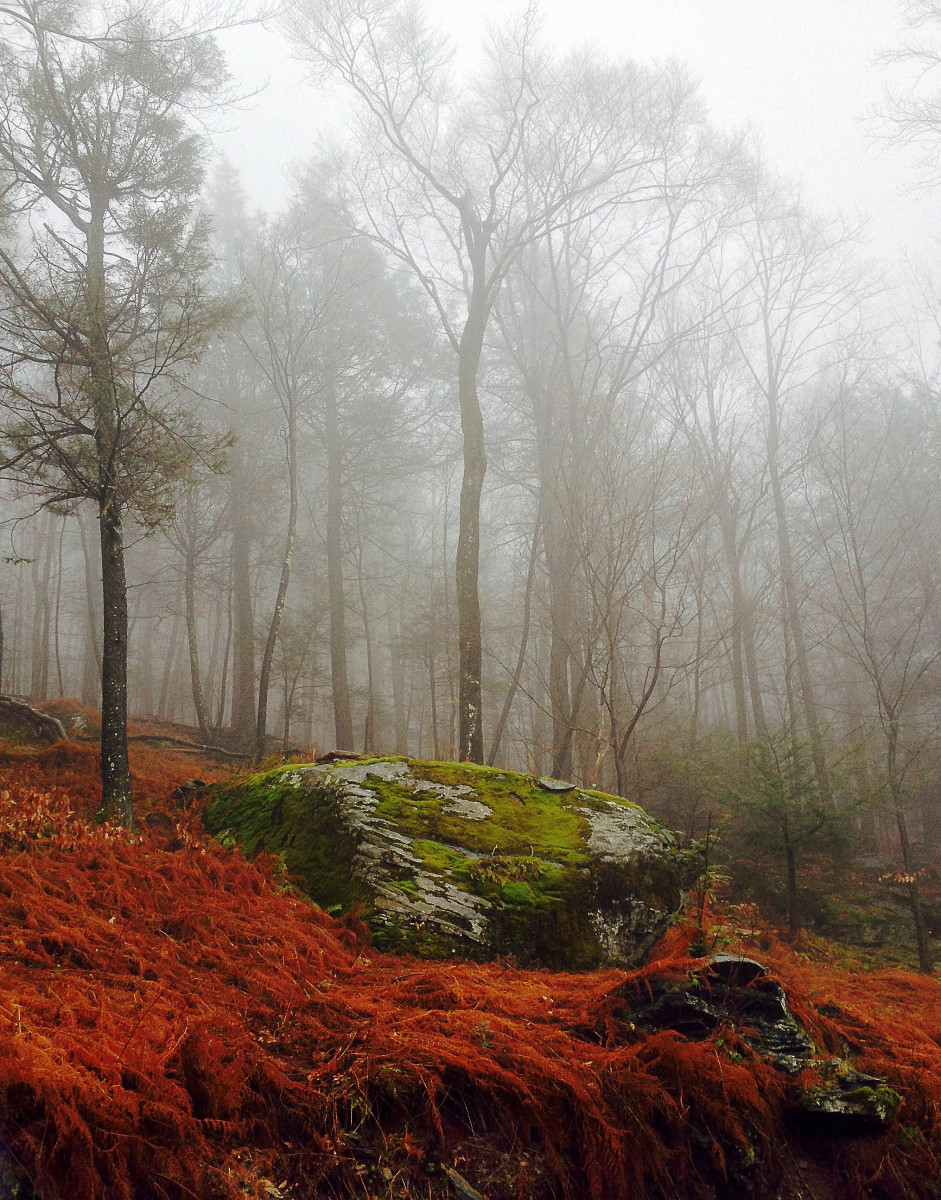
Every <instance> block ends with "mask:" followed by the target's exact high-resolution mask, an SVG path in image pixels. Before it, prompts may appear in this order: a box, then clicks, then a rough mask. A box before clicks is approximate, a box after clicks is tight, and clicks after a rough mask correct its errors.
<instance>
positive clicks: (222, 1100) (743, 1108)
mask: <svg viewBox="0 0 941 1200" xmlns="http://www.w3.org/2000/svg"><path fill="white" fill-rule="evenodd" d="M86 750H88V755H86ZM167 763H168V759H167V758H166V756H155V757H154V758H153V760H151V761H149V762H145V761H143V760H139V761H138V763H137V767H136V770H137V772H138V776H139V778H140V780H142V781H146V780H147V779H149V780H150V781H151V782H150V784H147V783H146V782H142V784H141V788H142V792H143V791H146V788H147V787H148V786H150V787H152V789H153V794H152V796H151V798H150V800H148V801H146V802H144V801H142V803H144V804H145V807H146V804H147V803H149V804H151V805H153V806H157V805H159V804H162V805H163V807H164V808H165V809H166V808H168V807H169V801H168V794H169V791H170V790H172V785H173V783H174V782H176V783H178V782H179V781H180V780H181V779H182V778H184V777H185V776H186V774H188V773H190V772H191V771H192V764H191V763H190V762H184V763H180V764H178V768H177V771H178V773H177V775H176V779H175V780H173V779H171V778H169V775H171V774H172V772H171V770H170V768H169V767H168V765H167ZM93 765H94V764H93V753H92V752H91V751H90V748H82V747H62V748H61V749H60V748H58V747H53V748H52V749H50V750H48V751H43V752H41V753H40V754H38V755H34V756H32V757H26V756H18V755H17V754H12V753H11V754H8V755H6V756H4V757H3V759H2V761H0V849H2V851H3V853H2V854H0V1114H2V1117H0V1135H2V1146H3V1149H4V1151H5V1154H6V1157H7V1159H8V1161H9V1162H10V1163H12V1164H16V1165H18V1166H19V1168H21V1169H22V1171H23V1172H24V1173H25V1176H26V1177H27V1178H28V1179H29V1180H30V1181H31V1184H32V1186H33V1187H34V1188H35V1189H36V1191H37V1192H38V1194H39V1195H40V1196H41V1197H43V1198H44V1200H46V1198H48V1200H52V1198H53V1197H69V1198H70V1200H72V1198H74V1200H131V1198H132V1197H133V1198H134V1200H142V1198H147V1200H149V1198H151V1197H153V1198H154V1200H156V1198H158V1197H160V1198H165V1200H183V1198H184V1197H187V1198H190V1200H191V1198H192V1197H193V1196H198V1197H200V1198H205V1200H214V1198H218V1200H235V1198H236V1197H239V1198H244V1197H246V1196H247V1197H257V1198H258V1200H260V1198H261V1197H263V1196H267V1197H271V1196H274V1195H277V1194H280V1195H282V1196H285V1197H293V1198H295V1200H301V1198H304V1200H307V1198H310V1197H314V1196H316V1197H318V1198H319V1197H354V1196H356V1197H367V1196H380V1195H381V1196H382V1197H390V1198H391V1197H405V1196H408V1197H413V1196H414V1197H417V1196H423V1197H428V1196H434V1197H438V1196H441V1197H443V1196H444V1195H447V1194H453V1192H452V1193H449V1191H448V1188H449V1182H448V1179H447V1176H446V1174H443V1172H446V1170H451V1169H453V1168H455V1167H456V1168H457V1169H458V1170H459V1171H461V1172H462V1173H463V1174H464V1175H465V1176H466V1177H467V1178H468V1179H470V1180H471V1181H472V1183H474V1185H475V1186H477V1187H479V1188H481V1190H483V1191H484V1192H485V1194H486V1195H487V1196H488V1200H510V1198H511V1197H515V1198H516V1200H524V1198H525V1200H543V1198H545V1200H548V1198H549V1197H564V1198H569V1200H583V1198H585V1200H588V1198H591V1200H621V1198H622V1197H634V1196H636V1197H650V1198H656V1197H663V1198H664V1200H667V1198H669V1200H677V1197H682V1198H684V1200H685V1198H687V1197H692V1196H697V1197H698V1196H703V1197H705V1196H715V1195H723V1194H736V1195H745V1194H746V1192H747V1188H746V1182H747V1180H748V1178H750V1176H749V1172H754V1171H756V1170H758V1169H760V1172H761V1175H760V1179H761V1183H762V1186H769V1187H770V1186H772V1185H774V1184H775V1181H776V1180H778V1179H780V1178H783V1176H784V1175H785V1174H786V1172H787V1169H788V1154H789V1153H790V1151H789V1141H788V1138H789V1135H788V1133H787V1126H786V1123H785V1119H784V1116H783V1113H784V1110H785V1107H786V1104H787V1095H788V1091H789V1089H793V1088H795V1087H800V1086H802V1085H806V1084H807V1083H808V1082H809V1081H808V1080H807V1079H804V1080H797V1081H792V1080H789V1079H788V1078H787V1077H785V1076H782V1075H780V1074H779V1073H777V1072H776V1071H775V1070H774V1069H773V1068H772V1067H771V1066H770V1065H769V1064H768V1063H767V1061H766V1060H765V1059H763V1058H762V1057H761V1056H760V1055H758V1054H756V1053H755V1052H754V1051H753V1050H752V1049H750V1048H749V1046H748V1045H747V1044H746V1043H745V1042H744V1041H742V1040H741V1038H739V1037H738V1036H737V1034H736V1032H735V1031H734V1030H733V1029H729V1030H724V1031H722V1036H720V1037H716V1038H715V1039H712V1040H709V1039H707V1040H705V1041H701V1042H691V1041H687V1040H685V1039H684V1038H683V1037H681V1036H680V1035H679V1034H676V1033H673V1032H670V1031H665V1032H658V1033H655V1034H649V1033H645V1032H644V1031H643V1030H641V1029H638V1028H635V1027H634V1026H633V1024H632V1022H631V1019H630V1018H631V997H632V996H635V995H639V994H643V993H644V991H645V980H647V979H650V978H651V977H653V976H655V975H656V976H663V975H671V976H674V977H676V978H677V979H683V978H686V977H687V975H688V974H689V972H690V970H691V969H692V968H693V966H694V963H693V960H691V959H690V957H689V951H688V944H689V936H690V931H688V930H684V929H683V928H682V927H679V926H677V927H674V929H673V930H671V932H670V934H669V935H668V937H667V939H666V940H665V941H664V943H663V944H662V945H661V946H660V947H659V949H658V951H657V953H656V955H655V961H654V962H653V963H652V964H650V965H648V966H647V967H645V968H643V969H642V970H639V971H634V972H631V973H625V972H621V971H614V970H607V971H597V972H592V973H589V974H582V975H567V974H558V973H550V972H546V971H521V970H518V969H516V968H514V967H513V966H512V965H511V964H508V963H492V964H471V963H461V962H453V961H452V962H447V963H427V962H417V961H415V960H411V959H408V958H402V957H395V956H391V955H383V954H380V953H378V952H377V951H375V950H374V949H373V948H372V947H371V946H370V945H369V944H368V941H367V940H366V935H365V931H364V929H363V927H362V926H361V925H359V923H358V922H357V920H356V918H355V917H352V918H348V919H347V920H346V921H337V920H334V919H333V918H331V917H330V916H328V915H327V914H325V913H323V912H321V911H320V910H319V909H318V908H317V907H316V906H315V905H313V904H312V903H310V902H308V901H305V900H302V899H300V898H298V897H297V896H295V895H293V894H291V893H290V892H289V891H285V890H284V889H282V888H281V887H279V884H278V880H279V873H278V862H277V860H275V859H273V858H271V857H258V858H256V859H255V860H254V861H252V862H248V861H246V860H245V859H244V858H243V857H242V856H241V854H240V853H239V852H237V851H236V850H232V849H225V848H223V847H221V846H220V845H218V844H217V843H215V842H214V841H212V840H210V839H205V838H203V837H202V835H201V834H200V833H199V832H198V827H197V821H196V818H195V816H193V815H190V814H182V813H181V814H179V815H178V816H177V817H176V818H175V823H174V825H173V827H172V829H169V830H168V831H166V832H163V833H160V834H155V833H150V832H147V831H146V829H145V831H144V832H143V833H140V834H137V835H134V836H130V837H129V836H128V835H127V834H125V833H124V832H122V831H118V830H116V829H114V828H111V827H109V826H101V827H93V826H91V825H89V824H88V822H87V821H86V820H85V815H84V814H86V813H87V812H88V811H89V808H90V801H89V793H93V786H92V784H91V783H89V780H88V778H85V781H84V783H83V782H82V778H83V776H82V771H85V772H86V775H88V774H89V773H91V774H92V775H93ZM148 772H150V774H148ZM158 779H162V783H160V784H159V786H158V783H157V780H158ZM53 780H55V782H53ZM66 781H71V782H70V783H68V785H66ZM160 787H162V788H163V793H162V795H161V793H160ZM73 789H74V790H73ZM752 924H753V925H756V923H754V922H753V923H752ZM712 936H713V938H717V937H718V936H719V931H718V928H717V927H715V926H714V927H713V929H712ZM722 936H723V939H724V941H723V946H724V947H725V948H740V949H744V950H747V951H751V952H757V953H758V955H759V957H761V958H762V959H763V961H765V962H767V963H769V964H770V965H771V966H772V968H773V970H774V972H775V973H776V975H777V976H778V977H779V978H780V979H781V981H782V982H783V983H784V985H785V988H786V990H787V992H788V995H789V998H790V1001H791V1004H792V1007H793V1009H794V1011H795V1012H796V1013H797V1015H798V1016H799V1017H800V1019H801V1020H802V1021H803V1022H804V1023H805V1024H806V1026H807V1028H808V1029H809V1030H810V1031H811V1033H812V1036H813V1037H814V1038H815V1040H816V1043H817V1045H818V1047H819V1048H820V1050H821V1053H822V1054H824V1055H826V1054H833V1055H842V1054H847V1053H848V1054H849V1055H850V1056H851V1057H852V1059H853V1061H854V1065H856V1066H857V1067H858V1068H859V1069H861V1070H865V1071H871V1072H872V1073H875V1074H879V1075H883V1076H885V1077H886V1078H887V1079H888V1080H889V1082H890V1083H891V1085H892V1086H893V1087H895V1088H896V1089H897V1090H898V1091H899V1092H900V1094H901V1095H902V1097H903V1100H902V1106H901V1108H900V1111H899V1114H898V1117H897V1119H896V1121H895V1122H894V1123H893V1125H892V1126H891V1127H890V1128H889V1129H888V1131H887V1132H885V1133H884V1134H881V1135H878V1136H874V1137H870V1138H868V1139H853V1141H852V1143H851V1144H850V1145H849V1146H848V1147H847V1148H846V1149H845V1150H843V1151H841V1150H839V1149H836V1148H835V1149H834V1150H833V1153H832V1155H831V1159H832V1171H833V1177H834V1180H835V1181H836V1182H837V1183H838V1185H839V1191H838V1192H837V1193H836V1194H838V1195H840V1196H841V1197H846V1198H847V1200H863V1198H864V1197H874V1198H879V1200H902V1197H907V1198H910V1200H927V1198H928V1197H936V1196H937V1195H938V1194H939V1190H938V1183H937V1180H938V1178H939V1175H941V1171H939V1169H938V1167H939V1164H938V1161H937V1152H938V1147H939V1144H941V1045H939V1043H941V986H939V984H938V982H936V981H935V980H932V979H926V978H924V977H919V976H915V975H910V974H907V973H905V972H901V971H881V972H875V973H870V974H866V975H865V976H862V975H859V974H854V973H853V972H851V971H847V970H845V969H841V968H839V967H837V966H835V965H834V964H833V963H831V962H828V961H826V959H825V956H823V957H822V956H821V955H820V954H819V953H817V954H815V955H814V956H813V957H811V955H810V954H809V953H808V952H806V951H805V952H802V951H801V948H800V947H799V946H798V947H789V946H786V945H784V944H783V943H782V942H780V941H779V940H778V939H777V938H776V936H775V934H774V933H773V931H770V930H767V929H763V928H758V927H748V928H746V926H745V924H744V923H743V922H742V921H741V920H738V921H735V920H731V919H730V920H728V921H726V923H725V925H724V926H723V928H722ZM497 1159H499V1161H500V1163H501V1164H502V1166H501V1168H500V1170H499V1171H498V1170H497V1168H496V1167H495V1166H494V1165H493V1164H494V1163H495V1162H496V1161H497ZM743 1181H745V1182H743ZM754 1194H773V1193H762V1192H760V1191H759V1192H756V1193H754Z"/></svg>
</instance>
